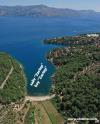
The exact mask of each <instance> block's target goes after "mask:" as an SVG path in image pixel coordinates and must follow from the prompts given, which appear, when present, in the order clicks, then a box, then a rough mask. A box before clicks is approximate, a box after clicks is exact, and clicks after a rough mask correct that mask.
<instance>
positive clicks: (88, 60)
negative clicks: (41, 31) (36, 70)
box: [47, 40, 100, 119]
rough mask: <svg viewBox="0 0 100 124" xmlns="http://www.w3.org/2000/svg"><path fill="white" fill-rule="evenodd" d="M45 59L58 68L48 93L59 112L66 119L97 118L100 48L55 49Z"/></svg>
mask: <svg viewBox="0 0 100 124" xmlns="http://www.w3.org/2000/svg"><path fill="white" fill-rule="evenodd" d="M82 41H83V40H82ZM82 41H81V42H82ZM47 58H48V60H49V61H50V62H52V63H53V64H54V65H55V66H56V67H57V68H56V72H55V74H54V76H53V78H52V79H53V83H54V89H53V90H52V91H51V92H53V93H56V98H55V99H54V103H55V104H56V107H57V109H58V111H59V112H61V113H62V115H63V116H64V117H65V118H66V119H67V118H70V117H74V118H79V117H89V118H91V117H97V118H100V111H99V110H100V44H95V42H94V44H90V43H89V44H88V41H87V45H84V44H82V45H81V44H80V45H76V46H72V47H64V48H56V49H54V50H53V51H51V52H50V53H49V54H48V55H47Z"/></svg>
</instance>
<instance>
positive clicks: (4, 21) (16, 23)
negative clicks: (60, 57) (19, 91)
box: [0, 17, 100, 95]
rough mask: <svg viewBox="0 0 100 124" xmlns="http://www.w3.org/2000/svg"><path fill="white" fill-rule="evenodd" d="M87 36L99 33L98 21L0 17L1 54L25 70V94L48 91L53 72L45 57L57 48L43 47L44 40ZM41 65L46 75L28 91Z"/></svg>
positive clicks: (96, 19)
mask: <svg viewBox="0 0 100 124" xmlns="http://www.w3.org/2000/svg"><path fill="white" fill-rule="evenodd" d="M87 32H100V18H93V19H92V18H89V19H88V18H87V19H80V18H78V19H76V18H56V17H55V18H54V17H53V18H45V17H43V18H40V17H39V18H32V17H0V51H4V52H7V53H9V54H10V55H12V56H13V57H14V58H15V59H17V60H18V61H19V62H21V63H22V65H23V66H24V71H25V73H26V76H27V79H28V84H27V91H28V94H29V95H44V94H47V93H48V91H49V88H50V86H51V84H52V83H51V78H50V77H51V75H52V74H53V72H54V70H55V68H54V66H53V65H52V64H50V63H49V62H48V61H47V60H46V58H45V56H46V53H47V52H49V51H50V50H52V49H53V48H55V47H56V46H53V45H44V44H43V40H44V39H45V38H51V37H57V36H65V35H74V34H79V33H87ZM41 62H42V63H43V64H44V65H45V66H47V69H48V71H47V72H46V74H45V75H44V77H43V79H42V80H41V81H40V85H39V86H38V87H37V88H35V87H31V86H30V82H31V80H32V78H33V76H34V74H35V73H36V72H37V70H38V68H39V67H40V64H41Z"/></svg>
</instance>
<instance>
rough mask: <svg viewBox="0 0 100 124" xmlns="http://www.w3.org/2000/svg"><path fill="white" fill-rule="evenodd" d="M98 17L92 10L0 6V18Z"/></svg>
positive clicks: (43, 6)
mask: <svg viewBox="0 0 100 124" xmlns="http://www.w3.org/2000/svg"><path fill="white" fill-rule="evenodd" d="M96 15H99V16H100V13H99V12H95V11H93V10H72V9H68V8H65V9H63V8H54V7H48V6H45V5H32V6H0V16H34V17H39V16H48V17H51V16H69V17H73V16H75V17H77V16H78V17H79V16H80V17H81V16H82V17H84V16H86V17H88V16H96Z"/></svg>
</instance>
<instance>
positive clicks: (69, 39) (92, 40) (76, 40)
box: [44, 33, 100, 46]
mask: <svg viewBox="0 0 100 124" xmlns="http://www.w3.org/2000/svg"><path fill="white" fill-rule="evenodd" d="M96 34H97V35H98V36H95V37H90V36H88V35H87V34H81V35H77V36H65V37H58V38H52V39H45V40H44V43H45V44H57V45H70V46H77V45H87V44H98V43H99V42H100V34H99V33H96ZM90 35H91V34H90Z"/></svg>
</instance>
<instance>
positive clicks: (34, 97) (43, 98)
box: [25, 94, 55, 102]
mask: <svg viewBox="0 0 100 124" xmlns="http://www.w3.org/2000/svg"><path fill="white" fill-rule="evenodd" d="M54 97H55V94H53V95H48V96H26V98H25V100H26V101H28V100H29V101H31V102H33V101H36V102H39V101H46V100H50V99H52V98H54Z"/></svg>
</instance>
